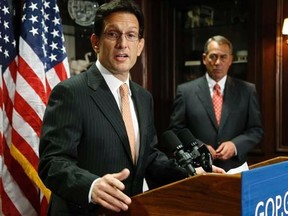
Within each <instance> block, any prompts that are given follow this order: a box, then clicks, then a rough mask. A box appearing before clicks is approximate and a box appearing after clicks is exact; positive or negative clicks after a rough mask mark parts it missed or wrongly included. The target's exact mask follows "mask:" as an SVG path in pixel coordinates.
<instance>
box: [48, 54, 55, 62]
mask: <svg viewBox="0 0 288 216" xmlns="http://www.w3.org/2000/svg"><path fill="white" fill-rule="evenodd" d="M56 57H57V55H54V54H51V55H50V56H49V59H50V61H51V62H53V61H57V58H56Z"/></svg>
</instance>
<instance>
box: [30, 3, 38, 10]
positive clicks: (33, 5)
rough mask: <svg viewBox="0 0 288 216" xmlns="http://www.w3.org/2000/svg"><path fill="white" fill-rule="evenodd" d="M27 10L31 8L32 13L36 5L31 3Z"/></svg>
mask: <svg viewBox="0 0 288 216" xmlns="http://www.w3.org/2000/svg"><path fill="white" fill-rule="evenodd" d="M29 8H31V10H32V11H34V10H36V9H37V3H33V2H32V3H31V5H30V6H29Z"/></svg>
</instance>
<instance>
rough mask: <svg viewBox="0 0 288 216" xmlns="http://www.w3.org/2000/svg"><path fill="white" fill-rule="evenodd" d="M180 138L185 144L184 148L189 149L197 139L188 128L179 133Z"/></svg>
mask: <svg viewBox="0 0 288 216" xmlns="http://www.w3.org/2000/svg"><path fill="white" fill-rule="evenodd" d="M177 135H178V138H179V139H180V141H181V142H182V143H183V146H184V147H186V148H189V147H190V145H191V143H192V142H195V141H196V139H195V137H194V136H193V134H192V133H191V132H190V130H189V129H188V128H184V129H182V130H181V131H179V133H177Z"/></svg>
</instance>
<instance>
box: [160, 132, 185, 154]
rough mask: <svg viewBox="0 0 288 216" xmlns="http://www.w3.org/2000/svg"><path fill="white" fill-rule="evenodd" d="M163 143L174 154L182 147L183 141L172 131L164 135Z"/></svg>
mask: <svg viewBox="0 0 288 216" xmlns="http://www.w3.org/2000/svg"><path fill="white" fill-rule="evenodd" d="M162 141H163V144H164V145H165V147H166V148H167V150H168V151H170V152H172V153H173V152H174V151H175V150H176V149H177V146H182V143H181V141H180V140H179V138H178V137H177V136H176V134H175V133H174V132H173V131H172V130H167V131H165V132H164V133H163V134H162Z"/></svg>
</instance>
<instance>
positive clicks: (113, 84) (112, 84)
mask: <svg viewBox="0 0 288 216" xmlns="http://www.w3.org/2000/svg"><path fill="white" fill-rule="evenodd" d="M96 66H97V68H98V69H99V71H100V73H101V74H102V76H103V77H104V80H105V81H106V83H107V85H108V87H109V89H110V90H111V92H118V91H119V87H120V86H121V85H122V84H123V83H126V84H127V85H128V89H129V95H130V96H131V95H132V93H131V90H130V82H129V77H130V75H129V77H128V79H127V80H126V81H125V82H122V81H121V80H119V79H117V78H116V77H115V76H114V75H113V74H112V73H111V72H110V71H108V70H107V69H106V68H105V67H104V66H103V65H102V64H101V63H100V61H99V60H97V61H96Z"/></svg>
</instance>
